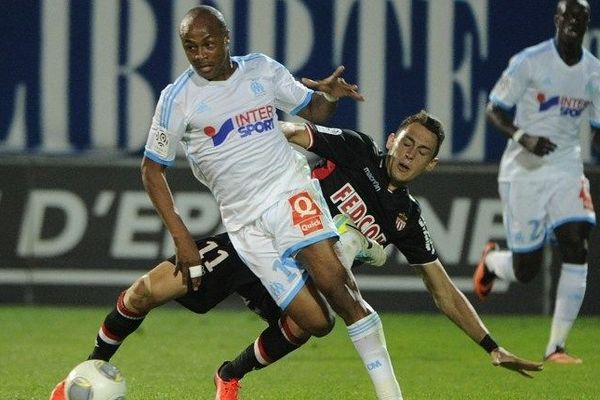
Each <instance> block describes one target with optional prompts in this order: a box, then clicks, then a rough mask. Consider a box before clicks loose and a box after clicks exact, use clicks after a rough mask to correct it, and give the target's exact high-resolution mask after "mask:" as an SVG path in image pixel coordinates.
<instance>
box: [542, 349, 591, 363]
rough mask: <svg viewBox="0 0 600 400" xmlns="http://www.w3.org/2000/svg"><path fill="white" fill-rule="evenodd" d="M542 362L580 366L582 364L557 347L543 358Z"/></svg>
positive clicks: (578, 359) (577, 358)
mask: <svg viewBox="0 0 600 400" xmlns="http://www.w3.org/2000/svg"><path fill="white" fill-rule="evenodd" d="M544 362H551V363H555V364H581V363H583V360H582V359H581V358H579V357H575V356H573V355H571V354H569V353H567V352H566V351H565V349H563V348H562V347H557V348H556V351H555V352H554V353H552V354H548V355H547V356H546V357H544Z"/></svg>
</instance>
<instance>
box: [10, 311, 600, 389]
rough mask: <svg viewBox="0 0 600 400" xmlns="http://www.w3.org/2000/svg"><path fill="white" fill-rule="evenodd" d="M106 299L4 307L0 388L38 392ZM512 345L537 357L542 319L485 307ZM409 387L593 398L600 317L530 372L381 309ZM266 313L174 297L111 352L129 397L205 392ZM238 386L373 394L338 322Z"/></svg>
mask: <svg viewBox="0 0 600 400" xmlns="http://www.w3.org/2000/svg"><path fill="white" fill-rule="evenodd" d="M108 311H109V310H108V308H51V307H9V306H2V307H0V399H10V400H25V399H27V400H29V399H32V400H40V399H42V400H43V399H47V398H48V395H49V393H50V391H51V389H52V387H53V386H54V384H56V383H57V382H58V381H59V380H61V379H62V378H63V377H64V376H65V375H66V374H67V373H68V371H69V370H70V369H71V368H72V367H73V366H75V365H76V364H77V363H79V362H80V361H83V360H84V359H85V358H86V356H87V355H88V354H89V352H90V350H91V347H92V346H93V341H94V338H95V335H96V332H97V329H98V327H99V325H100V323H101V321H102V320H103V318H104V316H105V314H106V313H107V312H108ZM483 319H484V321H485V322H486V324H487V326H488V328H489V329H490V330H491V331H492V333H493V335H494V337H495V338H496V339H497V340H498V341H499V342H500V343H501V344H502V345H504V346H505V347H506V348H508V349H510V350H511V351H513V352H515V353H518V354H520V355H522V356H523V357H528V358H531V359H540V357H541V352H542V351H543V349H544V346H545V343H546V339H547V335H548V327H549V323H550V319H549V318H548V317H541V316H518V317H515V316H493V315H487V316H485V315H484V316H483ZM382 320H383V323H384V328H385V331H386V337H387V343H388V348H389V351H390V354H391V356H392V360H393V362H394V367H395V370H396V374H397V376H398V379H399V381H400V385H401V387H402V390H403V394H404V398H405V399H409V400H410V399H461V400H464V399H598V398H599V396H600V395H599V393H600V385H599V382H598V376H599V375H598V371H600V350H599V349H598V338H600V318H597V317H585V318H580V319H579V320H578V321H577V323H576V325H575V327H574V329H573V332H572V334H571V338H570V348H569V349H570V350H571V351H572V352H573V353H574V354H577V355H579V356H581V357H583V359H584V363H583V364H582V365H577V366H561V365H546V366H545V369H544V371H542V372H539V373H537V374H535V379H526V378H523V377H521V376H520V375H518V374H516V373H513V372H510V371H507V370H504V369H501V368H497V367H493V366H492V365H491V363H490V361H489V356H488V355H487V354H485V352H484V351H483V350H482V349H480V348H479V347H478V346H477V345H475V344H474V343H472V342H471V341H470V339H469V338H468V337H467V336H466V335H464V334H463V333H462V332H461V331H460V330H459V329H457V328H456V327H455V326H454V325H453V324H452V323H451V322H450V321H449V320H447V319H446V318H445V317H444V316H443V315H440V314H417V315H405V314H382ZM263 327H264V324H263V322H262V321H260V320H259V319H258V318H257V317H256V316H254V315H253V314H252V313H250V312H248V311H228V310H215V311H213V312H211V313H210V314H208V315H204V316H197V315H195V314H193V313H191V312H188V311H186V310H183V309H180V308H178V307H168V308H162V309H158V310H155V311H153V312H152V313H151V314H150V315H149V317H148V318H146V321H145V322H144V324H143V325H142V328H141V329H140V330H138V332H136V333H135V334H133V335H132V336H131V337H129V338H128V340H127V341H126V342H125V344H124V345H123V346H122V348H121V350H120V352H119V353H117V355H116V356H115V357H114V358H113V360H112V362H113V363H114V364H115V365H117V366H118V367H119V368H120V369H121V370H122V372H123V373H124V375H125V377H126V379H127V384H128V397H127V398H128V400H153V399H156V400H158V399H160V400H166V399H173V400H186V399H213V398H214V387H213V383H212V377H213V374H214V371H215V369H216V368H217V367H218V366H219V365H220V363H221V362H222V360H225V359H228V358H230V357H232V356H233V355H235V354H237V352H238V351H239V350H241V349H243V348H245V346H246V345H247V344H249V343H250V342H251V341H253V340H254V338H255V337H256V335H257V334H258V333H259V332H260V331H261V330H262V329H263ZM241 398H242V399H243V400H255V399H268V400H273V399H275V400H276V399H285V400H290V399H294V400H302V399H311V400H313V399H332V400H333V399H335V400H337V399H361V400H364V399H374V398H375V396H374V394H373V391H372V389H371V383H370V381H369V379H368V376H367V373H366V371H364V370H363V367H362V365H361V363H360V361H359V359H358V356H357V354H356V353H355V351H354V348H353V346H352V344H351V343H350V341H349V339H348V337H347V334H346V330H345V327H344V324H343V323H342V321H341V320H339V319H338V322H337V325H336V328H335V329H334V331H333V332H332V333H331V334H330V335H329V336H327V337H326V338H321V339H314V338H313V339H311V340H310V341H309V342H308V344H307V345H305V346H304V348H302V349H300V350H299V351H296V352H295V353H294V354H291V355H290V356H288V357H287V358H286V359H284V360H281V361H280V362H278V363H276V364H274V365H272V366H270V367H269V368H267V369H264V370H261V371H255V372H252V373H251V374H249V375H247V376H246V377H245V378H244V380H243V381H242V392H241Z"/></svg>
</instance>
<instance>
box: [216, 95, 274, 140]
mask: <svg viewBox="0 0 600 400" xmlns="http://www.w3.org/2000/svg"><path fill="white" fill-rule="evenodd" d="M274 114H275V110H274V108H273V106H271V105H266V106H261V107H258V108H254V109H252V110H248V111H244V112H242V113H240V114H238V115H236V116H234V117H232V118H229V119H228V120H226V121H225V122H224V123H223V124H222V125H221V126H220V127H219V129H218V130H217V129H216V128H215V127H213V126H207V127H205V128H204V134H205V135H206V136H208V137H210V138H212V141H213V145H214V146H215V147H217V146H219V145H221V144H223V142H224V141H225V139H227V136H229V134H230V133H231V132H233V131H237V132H238V133H239V135H240V137H242V138H244V137H247V136H250V135H252V134H254V133H264V132H267V131H272V130H273V127H274V125H273V115H274Z"/></svg>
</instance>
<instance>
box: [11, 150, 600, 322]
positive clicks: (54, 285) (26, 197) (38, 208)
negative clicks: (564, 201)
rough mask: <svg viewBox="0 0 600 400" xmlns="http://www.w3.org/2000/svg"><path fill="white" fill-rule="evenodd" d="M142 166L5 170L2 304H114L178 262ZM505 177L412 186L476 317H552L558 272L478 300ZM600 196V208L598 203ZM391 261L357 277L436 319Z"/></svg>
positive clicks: (599, 285) (207, 209)
mask: <svg viewBox="0 0 600 400" xmlns="http://www.w3.org/2000/svg"><path fill="white" fill-rule="evenodd" d="M139 165H140V160H139V159H123V160H120V159H115V160H113V161H107V160H106V159H102V160H98V161H97V162H96V161H94V159H93V158H67V159H63V158H60V159H59V158H56V157H54V158H53V157H45V158H40V157H14V158H12V157H3V158H2V159H0V176H1V177H2V178H1V180H0V221H2V228H3V235H2V240H1V241H0V255H1V257H0V303H5V304H7V303H11V304H110V303H112V302H113V301H114V297H115V295H116V293H118V291H119V290H122V288H124V287H127V286H128V285H129V284H130V283H131V282H132V281H133V280H134V279H135V278H137V277H138V276H139V275H140V274H141V273H142V272H143V271H146V270H148V269H150V268H151V267H153V266H154V265H156V264H157V263H158V262H159V261H160V260H162V259H164V258H165V257H168V256H170V255H171V254H172V253H173V245H172V242H171V239H170V236H169V234H168V232H166V231H165V229H164V227H163V225H162V222H161V220H160V218H159V217H158V215H157V214H156V213H155V212H154V209H153V208H152V205H151V203H150V201H149V199H148V197H147V195H146V193H145V192H144V189H143V186H142V183H141V177H140V171H139ZM167 173H168V177H169V182H170V184H171V188H172V190H173V194H174V197H175V202H176V204H177V207H178V209H179V211H180V213H181V215H182V216H183V218H184V219H185V220H186V222H187V225H188V227H189V229H190V231H191V232H192V234H193V235H194V236H204V235H210V234H213V233H218V232H221V231H223V230H224V228H223V226H222V224H221V221H220V217H219V212H218V207H217V205H216V203H215V201H214V199H213V197H212V195H211V194H210V192H209V191H208V190H207V189H206V188H204V187H203V186H201V185H200V184H199V183H198V182H197V181H196V180H195V179H194V178H193V176H192V174H191V172H190V170H189V168H188V166H187V164H186V163H185V162H183V161H178V162H177V163H176V165H175V166H174V167H172V168H170V169H169V170H168V172H167ZM586 173H587V175H588V177H589V178H590V182H591V188H592V196H594V195H595V194H597V193H598V191H597V188H598V187H600V168H598V167H591V166H590V167H589V168H587V170H586ZM496 174H497V166H495V165H483V164H451V165H442V166H440V167H439V168H438V169H437V170H436V171H434V172H431V173H429V174H426V175H424V176H423V177H421V178H419V179H418V180H417V181H416V182H414V184H412V185H411V193H412V194H413V195H414V196H415V197H416V198H417V199H418V200H419V202H420V204H421V207H422V209H423V213H424V216H425V219H426V221H427V225H428V227H429V231H430V232H431V235H432V239H433V242H434V245H435V246H436V249H437V250H438V252H439V254H440V259H441V260H442V262H443V264H444V265H445V266H446V269H447V270H448V273H449V274H450V275H451V276H452V278H453V280H454V281H455V283H456V284H457V286H458V287H459V288H460V289H461V290H463V291H464V292H465V293H466V294H467V296H468V297H469V298H470V299H471V300H473V302H474V304H477V308H478V310H481V311H484V312H495V313H548V312H549V311H550V310H551V308H552V301H553V299H552V294H553V293H554V289H553V286H552V285H553V282H555V281H556V279H555V278H556V274H557V273H558V266H559V264H558V263H557V262H556V261H554V262H548V268H547V269H546V271H544V273H542V274H540V276H538V277H537V278H536V279H535V280H534V281H533V282H532V283H530V284H529V285H526V286H525V285H514V284H513V285H510V286H509V285H506V284H498V285H496V287H495V291H494V295H493V296H492V298H491V299H490V300H489V301H487V302H485V303H483V304H478V302H477V301H476V300H475V298H474V296H473V293H472V288H471V273H472V270H473V267H474V265H475V264H476V263H477V260H478V259H479V256H480V252H481V249H482V248H483V246H484V244H485V243H486V242H487V241H488V240H489V239H494V240H499V241H500V242H502V241H503V239H504V229H503V227H502V217H501V204H500V201H499V199H498V195H497V185H496ZM595 197H596V206H598V204H599V203H600V197H599V196H597V195H596V196H595ZM599 243H600V238H599V233H598V230H597V229H596V230H594V234H593V238H592V243H591V244H590V246H589V247H590V257H589V260H590V262H589V266H590V268H589V274H588V276H589V279H588V291H587V296H586V298H585V300H584V304H583V308H582V313H584V314H600V301H598V298H597V296H594V295H593V294H594V293H597V292H598V290H600V272H599V267H600V254H599V252H600V250H599V249H600V246H599V245H598V244H599ZM389 254H390V257H389V259H388V262H387V264H386V266H385V267H382V268H373V267H368V266H361V267H358V268H357V269H356V270H355V273H356V275H357V278H358V281H359V285H360V287H361V288H362V291H363V293H364V295H365V297H366V298H367V299H368V300H369V302H370V303H372V304H373V306H375V307H376V308H378V309H380V310H387V311H402V312H419V311H427V310H434V309H435V307H434V305H433V302H432V300H431V296H429V295H428V294H427V292H426V289H425V287H424V285H423V283H422V282H421V280H420V278H418V277H417V275H416V274H415V273H414V271H412V267H410V266H408V265H407V264H406V261H405V260H404V258H403V257H402V255H401V254H400V253H399V252H397V251H395V250H394V251H391V252H390V253H389ZM552 255H553V254H552V252H551V251H549V252H548V256H552ZM548 259H554V260H556V257H548ZM228 304H229V303H228ZM230 304H232V305H234V304H241V302H237V303H236V302H235V301H232V302H231V303H230Z"/></svg>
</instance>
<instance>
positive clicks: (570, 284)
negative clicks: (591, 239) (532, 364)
mask: <svg viewBox="0 0 600 400" xmlns="http://www.w3.org/2000/svg"><path fill="white" fill-rule="evenodd" d="M587 270H588V265H587V263H586V264H568V263H563V265H562V268H561V272H560V278H559V280H558V287H557V289H556V304H555V305H554V315H553V316H552V328H551V329H550V340H549V341H548V346H547V347H546V354H545V355H546V356H547V355H549V354H552V353H553V352H554V351H556V347H557V346H558V347H562V348H564V347H565V342H566V341H567V336H568V335H569V332H570V331H571V327H572V326H573V323H574V322H575V319H576V318H577V314H579V309H580V308H581V303H583V297H584V295H585V287H586V279H587Z"/></svg>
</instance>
